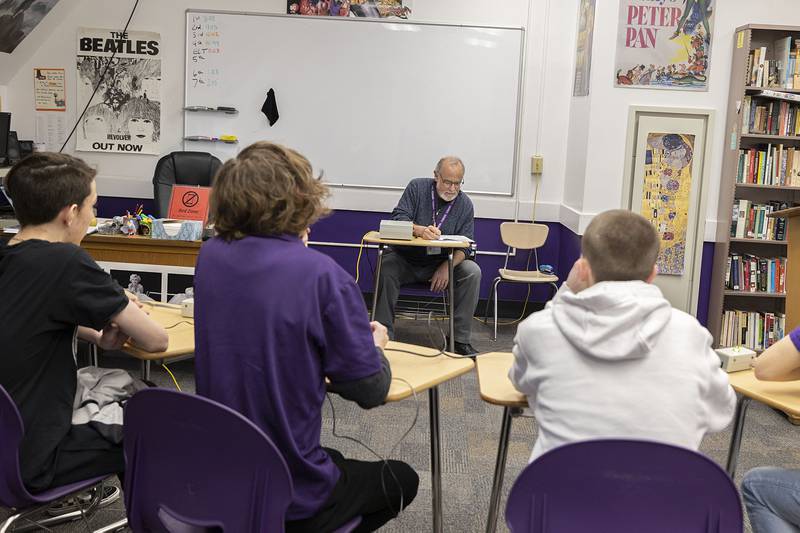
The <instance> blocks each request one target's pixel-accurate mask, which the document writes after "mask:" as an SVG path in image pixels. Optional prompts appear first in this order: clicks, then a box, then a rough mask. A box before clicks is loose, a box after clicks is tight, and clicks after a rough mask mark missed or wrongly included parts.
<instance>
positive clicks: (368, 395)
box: [328, 346, 392, 409]
mask: <svg viewBox="0 0 800 533" xmlns="http://www.w3.org/2000/svg"><path fill="white" fill-rule="evenodd" d="M375 351H377V352H378V355H379V357H380V359H381V369H380V371H379V372H378V373H376V374H372V375H371V376H367V377H365V378H362V379H357V380H355V381H340V382H337V383H331V385H330V387H328V390H330V391H331V392H335V393H336V394H338V395H339V396H341V397H342V398H344V399H345V400H350V401H351V402H356V403H357V404H358V406H359V407H361V408H362V409H372V408H373V407H378V406H379V405H382V404H383V402H384V400H385V399H386V395H387V394H388V393H389V386H390V385H391V384H392V369H391V367H390V366H389V361H388V360H387V359H386V356H385V355H384V354H383V350H382V349H381V348H379V347H378V346H376V347H375Z"/></svg>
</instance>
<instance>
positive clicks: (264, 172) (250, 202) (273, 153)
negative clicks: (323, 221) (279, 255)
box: [211, 141, 329, 240]
mask: <svg viewBox="0 0 800 533" xmlns="http://www.w3.org/2000/svg"><path fill="white" fill-rule="evenodd" d="M328 195H329V192H328V187H326V186H325V184H323V183H322V182H321V181H320V180H319V179H317V178H315V177H314V176H313V174H312V168H311V163H309V161H308V159H306V158H305V157H303V156H302V155H301V154H300V153H298V152H296V151H295V150H292V149H291V148H286V147H285V146H281V145H279V144H274V143H271V142H266V141H260V142H257V143H254V144H251V145H250V146H248V147H247V148H245V149H244V150H242V151H241V152H240V153H239V155H238V156H236V157H235V158H233V159H229V160H228V161H227V162H225V164H224V165H222V168H220V169H219V172H218V173H217V176H216V178H215V179H214V188H213V190H212V192H211V216H212V219H213V220H214V228H215V229H216V231H217V234H218V235H219V236H220V237H222V238H224V239H226V240H232V239H241V238H242V237H245V236H247V235H280V234H290V235H300V234H301V233H302V232H303V231H304V230H305V229H306V228H307V227H309V226H310V225H311V224H313V223H314V222H316V221H317V220H318V219H319V218H320V217H322V216H324V215H326V214H327V213H328V212H329V210H328V209H327V208H326V207H325V205H324V201H325V198H327V197H328Z"/></svg>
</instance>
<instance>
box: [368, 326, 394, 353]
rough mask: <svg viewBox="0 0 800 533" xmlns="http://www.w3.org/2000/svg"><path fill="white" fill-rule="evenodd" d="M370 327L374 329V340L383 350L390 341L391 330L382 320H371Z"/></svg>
mask: <svg viewBox="0 0 800 533" xmlns="http://www.w3.org/2000/svg"><path fill="white" fill-rule="evenodd" d="M369 327H370V329H372V340H373V341H375V346H377V347H378V348H380V349H381V350H383V349H384V348H386V344H387V343H388V342H389V330H388V329H386V326H384V325H383V324H381V323H380V322H370V323H369Z"/></svg>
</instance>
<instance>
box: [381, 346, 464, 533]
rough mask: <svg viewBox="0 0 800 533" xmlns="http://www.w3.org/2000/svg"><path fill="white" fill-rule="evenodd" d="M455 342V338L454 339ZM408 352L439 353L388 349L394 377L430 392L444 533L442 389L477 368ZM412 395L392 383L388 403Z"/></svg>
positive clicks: (436, 511) (438, 519) (434, 483)
mask: <svg viewBox="0 0 800 533" xmlns="http://www.w3.org/2000/svg"><path fill="white" fill-rule="evenodd" d="M451 338H452V337H451ZM394 350H407V351H410V352H414V353H418V354H420V355H428V356H430V355H434V354H436V353H438V352H439V350H435V349H433V348H427V347H424V346H416V345H414V344H405V343H402V342H394V341H391V342H389V344H388V345H387V346H386V350H385V353H386V359H388V360H389V364H390V365H391V367H392V377H393V378H399V379H402V380H405V381H407V382H408V383H410V384H411V386H412V387H414V391H416V392H422V391H424V390H427V391H428V403H429V410H430V425H431V493H432V498H433V502H432V504H433V505H432V506H433V531H434V532H436V533H441V531H442V461H441V438H440V429H439V389H438V385H439V384H441V383H444V382H445V381H448V380H451V379H453V378H456V377H458V376H461V375H463V374H466V373H467V372H469V371H470V370H472V368H473V367H474V366H475V363H473V362H472V359H471V358H469V357H463V358H462V357H455V358H454V357H447V356H445V355H439V356H438V357H419V356H416V355H412V354H408V353H403V352H397V351H394ZM411 395H412V391H411V389H410V388H409V387H408V385H407V384H405V383H403V382H402V381H397V380H395V379H392V385H391V387H390V388H389V394H387V396H386V401H389V402H395V401H398V400H402V399H404V398H408V397H409V396H411Z"/></svg>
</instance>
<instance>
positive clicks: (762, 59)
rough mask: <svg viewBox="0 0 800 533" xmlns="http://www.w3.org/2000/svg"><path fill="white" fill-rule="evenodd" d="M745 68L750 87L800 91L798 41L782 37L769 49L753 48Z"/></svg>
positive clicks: (799, 52) (799, 48) (762, 47)
mask: <svg viewBox="0 0 800 533" xmlns="http://www.w3.org/2000/svg"><path fill="white" fill-rule="evenodd" d="M768 55H769V56H770V58H769V59H767V56H768ZM745 67H746V71H745V80H747V85H748V86H750V87H768V88H775V89H790V90H791V89H800V40H798V39H793V38H792V37H791V36H790V37H782V38H780V39H778V40H776V41H775V42H774V43H773V45H772V46H771V47H767V46H761V47H758V48H754V49H753V50H752V51H751V52H750V55H749V56H748V58H747V62H746V64H745Z"/></svg>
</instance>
